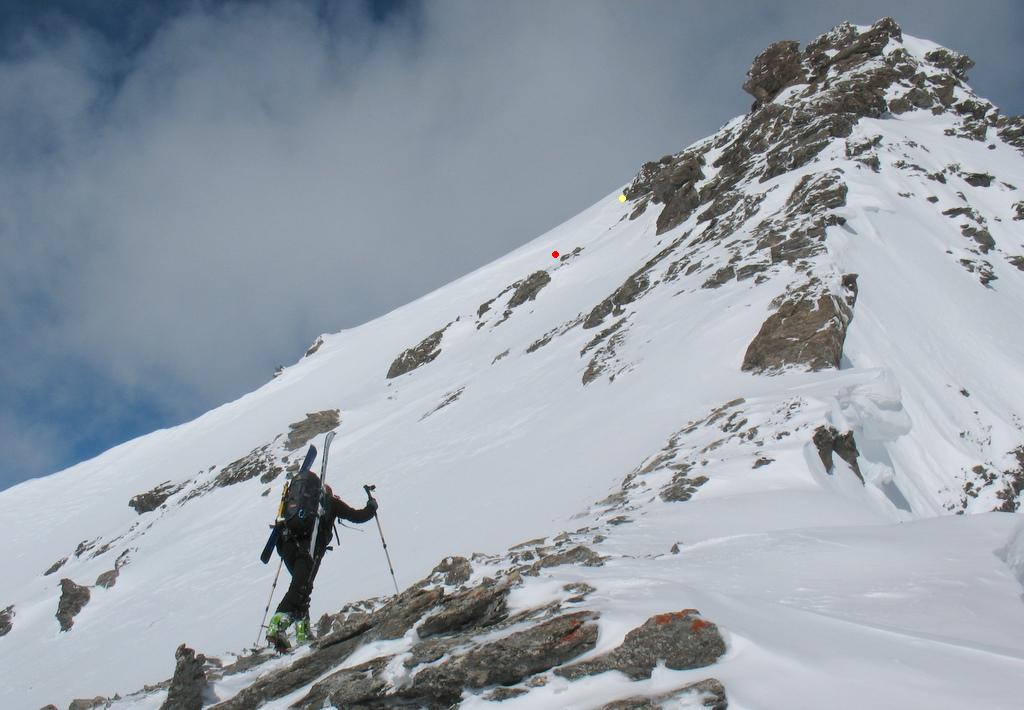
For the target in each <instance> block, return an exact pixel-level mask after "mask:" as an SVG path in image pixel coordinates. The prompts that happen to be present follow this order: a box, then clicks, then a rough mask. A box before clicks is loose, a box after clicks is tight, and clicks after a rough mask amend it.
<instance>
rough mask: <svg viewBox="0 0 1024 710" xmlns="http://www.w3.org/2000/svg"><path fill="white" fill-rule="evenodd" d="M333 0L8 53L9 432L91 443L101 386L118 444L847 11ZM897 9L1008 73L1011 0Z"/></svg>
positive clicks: (714, 117)
mask: <svg viewBox="0 0 1024 710" xmlns="http://www.w3.org/2000/svg"><path fill="white" fill-rule="evenodd" d="M890 5H891V3H881V2H878V3H868V4H867V7H866V8H861V9H859V10H858V12H859V13H860V14H861V15H862V17H856V18H852V19H854V20H855V21H858V22H871V21H872V20H873V19H876V18H877V17H878V16H881V15H882V14H887V13H888V12H893V11H894V10H893V9H886V8H887V7H888V6H890ZM331 7H332V8H333V10H332V12H329V13H327V12H324V11H323V8H318V7H317V6H316V5H313V4H296V3H247V4H238V3H226V4H221V5H216V6H213V5H205V4H200V5H195V6H193V7H191V9H188V10H186V11H183V12H176V13H174V14H171V15H169V16H167V17H166V18H165V19H164V20H163V21H162V23H161V24H160V25H159V26H158V28H157V29H155V30H154V31H153V33H152V38H151V39H150V41H149V42H148V43H146V44H145V45H144V46H142V47H141V48H139V49H138V51H135V52H133V53H131V54H130V55H127V56H125V55H123V54H122V53H119V52H118V51H117V50H116V47H115V46H114V44H113V43H111V41H110V40H109V38H107V39H105V38H104V37H103V36H102V35H100V34H98V33H96V32H93V31H91V30H88V29H85V28H82V27H80V26H76V25H75V24H74V23H73V22H72V23H70V24H65V25H63V26H61V30H60V31H58V32H55V31H53V28H52V25H50V26H48V27H47V29H46V31H45V32H42V31H29V32H27V33H26V34H25V35H24V36H23V37H22V38H21V40H20V41H19V42H18V43H17V44H16V46H15V49H14V50H13V51H9V52H8V53H7V55H6V56H5V58H4V59H3V60H2V61H0V106H2V107H3V108H2V109H0V156H2V162H0V247H2V250H3V258H2V260H0V296H2V298H0V327H2V332H0V337H2V339H3V342H4V353H3V358H2V359H3V362H2V364H0V387H3V388H4V389H5V390H8V391H10V392H11V393H12V394H11V397H9V398H7V397H5V402H4V404H3V405H2V406H3V407H5V408H6V409H5V410H4V411H3V418H2V419H0V422H2V423H3V433H2V434H0V443H3V444H5V445H6V444H7V443H8V442H10V441H13V440H15V439H17V440H19V442H20V441H23V440H24V441H32V440H34V439H36V438H37V437H38V436H40V433H39V430H38V427H39V426H42V425H43V423H44V422H49V423H50V427H51V428H52V426H54V425H53V424H52V423H53V422H58V423H59V426H60V427H65V428H69V429H72V430H75V429H76V428H77V427H78V426H81V427H82V428H83V429H84V430H85V432H84V433H82V434H81V435H80V439H81V442H85V441H90V442H93V443H94V444H95V445H97V446H99V445H101V444H102V442H104V439H103V437H102V436H101V435H99V434H98V433H97V432H96V431H95V426H92V429H91V430H90V425H89V423H88V422H89V420H90V419H94V417H88V416H86V415H84V414H82V412H83V411H85V412H87V411H88V409H89V408H88V407H87V406H85V407H83V403H82V399H83V398H84V397H85V396H86V394H87V393H88V395H89V396H91V397H95V396H96V393H97V391H99V390H104V391H105V392H106V396H105V397H103V400H104V402H105V405H104V406H105V407H106V410H105V411H106V412H107V414H108V416H106V417H104V418H103V419H104V428H105V429H109V430H110V431H111V432H112V433H110V434H109V435H108V437H109V438H110V440H109V441H106V443H112V442H113V441H114V440H116V438H117V437H118V436H124V435H127V433H128V432H129V431H130V432H132V433H135V432H136V430H137V428H138V423H137V420H139V417H138V416H133V412H134V413H135V414H138V411H139V409H140V408H141V409H143V410H144V411H145V412H146V416H147V417H148V419H145V421H146V422H151V423H152V425H153V426H157V425H159V424H165V423H167V422H169V421H176V420H180V419H182V418H183V417H188V416H194V415H196V414H198V413H200V412H201V411H203V410H205V409H206V408H209V407H211V406H215V405H216V404H217V403H219V402H222V401H224V400H226V399H229V398H232V397H235V396H238V395H240V394H242V393H243V392H245V391H247V390H250V389H252V388H254V387H256V386H258V385H259V384H261V383H262V382H264V381H265V380H266V379H268V377H269V375H270V373H271V372H272V370H273V367H274V366H275V365H276V364H278V363H283V362H290V361H294V360H295V359H296V358H297V357H298V356H299V355H301V353H302V351H303V350H304V347H305V346H306V344H308V342H309V341H310V340H312V338H313V337H314V336H315V335H316V334H318V333H320V332H323V331H334V330H339V329H341V328H345V327H350V326H353V325H356V324H358V323H361V322H363V321H365V320H367V319H369V318H372V317H374V316H376V315H379V314H381V313H383V312H386V311H387V310H389V309H391V308H394V307H396V306H398V305H401V304H402V303H405V302H407V301H409V300H411V299H413V298H415V297H417V296H419V295H421V294H422V293H424V292H426V291H428V290H430V289H432V288H435V287H437V286H440V285H442V284H444V283H446V282H448V281H450V280H452V279H454V278H457V277H458V276H460V275H462V274H464V273H466V272H467V271H469V270H471V269H473V268H475V267H477V266H480V265H482V264H484V263H486V262H487V261H489V260H491V259H494V258H497V257H499V256H500V255H502V254H503V253H505V252H507V251H509V250H511V249H512V248H514V247H515V246H517V245H519V244H521V243H523V242H525V241H528V240H529V239H532V238H533V237H534V236H536V235H537V234H539V233H541V232H543V231H545V230H546V229H549V228H550V227H552V226H554V225H555V224H557V223H558V222H560V221H561V220H563V219H566V218H568V217H570V216H572V215H573V214H575V213H576V212H578V211H579V210H580V209H582V208H584V207H586V206H587V205H589V204H590V203H592V202H593V201H594V200H595V199H597V198H599V197H600V196H601V195H603V194H605V193H607V192H608V191H609V190H611V189H614V188H615V186H617V185H619V184H621V183H624V182H625V181H627V180H628V179H630V177H631V176H632V174H633V173H634V172H635V171H636V169H637V168H638V167H639V165H640V164H641V163H642V162H643V161H644V160H648V159H651V158H656V157H658V156H660V155H662V154H664V153H667V152H671V151H674V150H677V149H679V148H681V147H683V146H685V145H686V144H688V143H690V142H692V141H693V140H695V139H697V138H699V137H701V136H703V135H706V134H707V133H709V132H711V131H713V130H715V129H716V128H717V127H718V126H719V125H721V124H722V123H724V122H725V121H726V120H728V119H729V118H731V117H732V116H733V115H735V114H737V113H740V112H742V111H743V110H745V109H746V108H747V106H748V105H749V97H747V96H745V95H744V94H743V93H742V92H741V91H740V89H739V85H740V84H741V83H742V78H743V73H744V72H745V71H746V68H747V67H748V66H749V64H750V61H751V59H752V58H753V56H754V55H755V54H756V53H757V52H758V51H760V49H762V48H763V47H764V46H765V45H767V44H768V43H769V42H771V41H774V40H777V39H780V38H783V37H794V38H797V39H801V40H803V41H807V40H809V39H811V38H813V36H815V35H816V34H818V33H819V32H821V31H824V30H825V29H827V28H828V27H830V26H831V25H833V24H835V23H836V22H838V21H839V20H841V19H844V17H845V14H844V12H845V11H843V10H842V9H841V7H840V6H839V5H838V4H835V5H830V4H827V3H815V2H806V3H796V4H792V3H791V4H787V5H783V6H774V5H773V6H765V5H764V4H763V3H754V2H738V3H719V4H717V5H715V6H711V5H706V4H697V3H629V2H608V3H593V2H575V3H570V2H562V3H544V4H540V3H504V4H494V3H487V4H483V3H465V2H450V3H449V2H430V3H423V4H416V5H409V6H408V7H406V8H405V10H404V11H402V12H396V13H392V14H391V15H389V16H388V17H387V18H386V19H385V20H384V21H378V20H375V19H374V18H373V17H371V15H370V14H369V12H368V11H367V9H366V7H365V6H363V5H359V4H352V5H343V6H338V7H336V6H331ZM896 9H901V8H900V7H897V8H896ZM902 9H903V10H904V11H905V15H907V16H905V17H899V16H898V19H900V21H902V22H904V23H905V29H906V30H907V31H908V32H909V33H911V34H918V35H927V34H928V32H927V31H926V30H928V31H930V30H932V29H934V30H935V31H936V32H937V33H939V34H940V35H942V37H941V38H939V39H940V41H949V42H950V43H951V44H957V43H956V42H954V41H953V40H946V37H947V36H948V37H954V38H955V37H960V36H964V37H967V38H969V39H970V42H976V43H977V44H978V46H979V47H980V49H981V52H982V53H984V52H996V53H997V54H999V61H986V64H985V65H982V66H981V67H979V69H976V70H975V74H979V75H980V74H981V73H982V72H986V73H991V74H992V75H993V76H994V77H996V78H994V79H992V80H991V85H992V86H993V87H1003V88H1007V90H1008V95H1009V96H1017V95H1018V94H1019V88H1020V86H1019V81H1020V79H1019V78H1018V76H1017V72H1015V71H1014V70H1012V67H1013V66H1019V63H1020V61H1019V60H1020V54H1021V51H1020V47H1021V44H1020V40H1019V39H1017V38H1016V37H1017V36H1019V34H1018V35H1016V36H1013V32H1014V31H1016V30H1019V24H1020V23H1019V19H1020V18H1019V12H1018V11H1016V9H1015V8H1014V7H1013V3H993V4H992V6H991V7H989V8H987V9H988V10H989V12H990V17H991V20H983V19H980V18H977V17H975V16H974V15H971V13H969V12H968V11H967V10H961V9H958V6H955V5H953V4H950V5H949V7H948V8H947V9H948V11H947V12H937V11H936V10H935V9H934V3H904V4H903V6H902ZM865 13H866V14H865ZM911 15H912V16H913V17H910V16H911ZM972 18H973V19H972ZM915 21H919V22H920V23H921V26H922V27H923V28H924V29H918V27H917V26H916V25H915V24H914V23H915ZM986 33H988V34H986ZM992 36H996V37H999V38H1002V39H1004V40H1005V42H1004V43H1003V44H1002V47H1001V48H1000V49H998V50H995V49H992V46H993V45H994V44H995V43H993V42H991V37H992ZM986 38H988V40H987V39H986ZM964 48H966V49H968V50H969V51H971V50H970V48H967V47H964ZM976 58H978V59H981V57H976ZM1010 60H1012V63H1011V62H1010ZM1000 62H1004V63H1005V66H1004V64H1001V63H1000ZM1004 103H1005V102H1004ZM382 366H383V365H382ZM82 371H86V372H89V373H90V383H91V384H90V387H89V388H83V387H81V386H80V387H79V388H78V389H76V386H75V382H74V381H65V382H62V384H61V386H60V389H61V395H60V401H61V402H64V404H63V405H62V406H63V408H62V406H58V404H57V403H54V404H52V405H48V406H46V407H41V406H40V405H38V404H33V402H38V401H40V400H41V399H46V398H49V397H50V396H51V392H50V387H51V385H50V383H52V382H53V381H54V380H55V379H61V378H55V376H54V373H58V372H82ZM81 442H80V443H79V445H76V446H73V447H71V451H72V454H71V455H83V454H84V453H85V452H86V448H83V447H84V446H85V445H84V444H82V443H81ZM97 442H99V443H97ZM31 448H32V447H28V449H29V450H31ZM23 458H24V460H25V463H24V464H23V465H19V471H21V470H29V469H31V470H33V471H34V472H43V471H44V470H46V468H45V466H46V465H50V464H53V461H49V462H40V461H38V460H35V461H31V460H30V459H31V455H30V454H25V455H24V456H23ZM61 463H64V461H61Z"/></svg>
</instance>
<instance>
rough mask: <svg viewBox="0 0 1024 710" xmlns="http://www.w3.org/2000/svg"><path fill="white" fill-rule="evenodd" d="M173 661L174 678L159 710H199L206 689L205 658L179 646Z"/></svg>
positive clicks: (186, 647) (185, 647)
mask: <svg viewBox="0 0 1024 710" xmlns="http://www.w3.org/2000/svg"><path fill="white" fill-rule="evenodd" d="M174 660H175V664H174V677H173V678H172V679H171V686H170V688H169V689H168V691H167V700H165V701H164V704H163V705H161V706H160V710H200V709H201V708H202V707H203V696H204V694H205V692H206V687H207V679H206V669H205V667H204V666H205V663H206V657H205V656H203V655H202V654H198V655H197V654H196V652H195V651H194V650H192V649H191V648H189V647H188V646H186V645H185V644H181V645H180V646H178V650H177V651H175V653H174Z"/></svg>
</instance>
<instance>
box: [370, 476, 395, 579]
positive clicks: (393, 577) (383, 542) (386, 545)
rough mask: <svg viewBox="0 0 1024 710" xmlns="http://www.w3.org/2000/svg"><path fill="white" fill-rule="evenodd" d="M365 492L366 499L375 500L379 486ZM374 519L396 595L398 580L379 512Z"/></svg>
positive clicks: (374, 514)
mask: <svg viewBox="0 0 1024 710" xmlns="http://www.w3.org/2000/svg"><path fill="white" fill-rule="evenodd" d="M363 490H364V491H366V497H367V498H369V499H370V500H373V499H374V498H373V492H374V491H375V490H377V486H370V485H365V486H363ZM373 519H374V520H376V521H377V532H379V533H380V544H381V545H383V546H384V556H385V557H386V558H387V560H388V571H389V572H391V581H392V583H394V585H395V594H396V595H397V594H398V580H396V579H395V568H394V566H392V564H391V555H390V554H389V553H388V543H387V542H385V541H384V531H383V530H382V529H381V527H380V518H379V517H378V516H377V511H376V510H374V511H373Z"/></svg>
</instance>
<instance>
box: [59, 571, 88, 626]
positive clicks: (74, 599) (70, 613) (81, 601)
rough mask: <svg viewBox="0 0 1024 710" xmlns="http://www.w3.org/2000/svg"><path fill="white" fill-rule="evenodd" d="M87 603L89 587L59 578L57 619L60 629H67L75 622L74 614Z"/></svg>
mask: <svg viewBox="0 0 1024 710" xmlns="http://www.w3.org/2000/svg"><path fill="white" fill-rule="evenodd" d="M88 603H89V588H88V587H83V586H81V585H79V584H75V583H74V582H73V581H71V580H70V579H68V578H67V577H65V578H64V579H62V580H60V601H59V602H58V603H57V614H56V616H57V621H58V622H60V630H61V631H67V630H68V629H70V628H71V627H72V626H74V624H75V616H77V615H78V612H80V611H81V610H82V609H83V608H85V605H86V604H88Z"/></svg>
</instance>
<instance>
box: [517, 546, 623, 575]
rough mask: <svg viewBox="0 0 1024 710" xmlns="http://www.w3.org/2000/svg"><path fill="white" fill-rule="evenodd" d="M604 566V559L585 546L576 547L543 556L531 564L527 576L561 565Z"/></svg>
mask: <svg viewBox="0 0 1024 710" xmlns="http://www.w3.org/2000/svg"><path fill="white" fill-rule="evenodd" d="M603 564H604V558H602V557H601V555H599V554H597V553H596V552H594V551H593V550H591V549H590V548H589V547H586V546H585V545H577V546H576V547H573V548H571V549H569V550H566V551H564V552H556V553H554V554H550V555H544V556H543V557H541V558H540V559H539V560H537V561H536V562H534V563H533V565H532V566H531V567H530V570H529V571H528V572H527V574H538V573H539V572H540V571H541V570H542V569H546V568H548V567H560V566H561V565H581V566H583V567H600V566H602V565H603Z"/></svg>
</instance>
